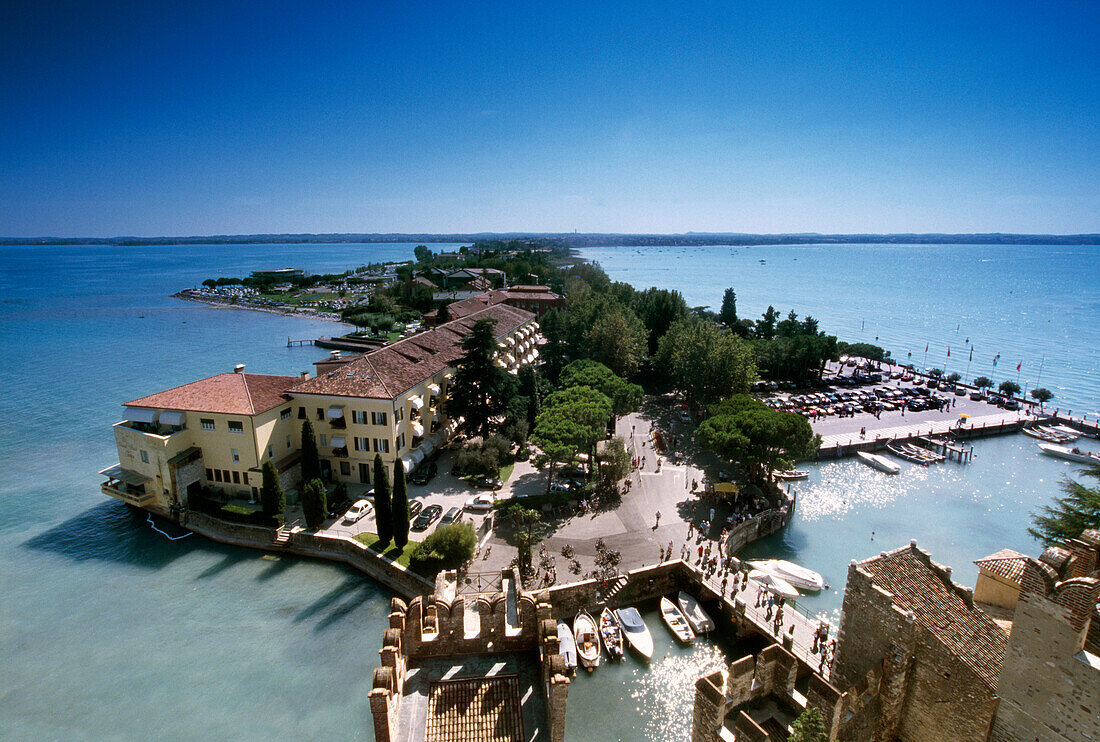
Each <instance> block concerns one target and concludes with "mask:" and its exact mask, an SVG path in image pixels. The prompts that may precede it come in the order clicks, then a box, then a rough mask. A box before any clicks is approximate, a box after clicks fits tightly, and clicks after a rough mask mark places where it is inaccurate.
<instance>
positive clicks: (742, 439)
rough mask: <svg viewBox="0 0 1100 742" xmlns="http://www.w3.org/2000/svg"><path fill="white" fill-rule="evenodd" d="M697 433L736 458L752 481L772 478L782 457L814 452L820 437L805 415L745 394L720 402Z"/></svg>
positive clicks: (707, 443)
mask: <svg viewBox="0 0 1100 742" xmlns="http://www.w3.org/2000/svg"><path fill="white" fill-rule="evenodd" d="M695 437H696V440H698V441H699V443H700V444H702V445H703V446H706V447H707V448H709V449H710V450H712V451H714V452H715V453H716V454H718V455H719V456H721V457H722V458H725V459H729V460H731V461H736V462H737V463H738V464H740V465H741V467H742V468H743V469H744V470H745V473H746V475H747V476H748V478H749V481H751V482H756V483H759V484H764V483H766V482H768V481H769V479H770V478H771V472H772V470H773V469H775V468H776V464H777V462H779V461H780V460H787V461H797V460H799V459H805V458H808V457H810V456H812V455H813V454H814V452H815V451H816V450H817V446H818V443H819V441H820V438H819V437H818V436H816V435H814V432H813V429H812V428H811V427H810V424H809V423H808V422H807V421H806V418H804V417H802V416H801V415H799V414H797V413H794V412H779V411H777V410H773V409H771V408H770V407H768V406H767V405H765V404H763V403H762V402H759V401H757V400H755V399H753V398H751V397H749V396H746V395H743V394H740V395H736V396H733V397H731V398H729V399H727V400H723V401H722V402H720V403H719V404H717V405H716V406H715V408H714V409H713V410H712V414H711V417H708V418H707V419H706V420H704V421H703V422H702V424H700V425H699V429H698V430H697V431H696V434H695Z"/></svg>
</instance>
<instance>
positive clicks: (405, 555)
mask: <svg viewBox="0 0 1100 742" xmlns="http://www.w3.org/2000/svg"><path fill="white" fill-rule="evenodd" d="M355 540H356V541H358V542H359V543H361V544H363V545H364V546H366V547H367V548H368V549H370V550H372V551H381V549H380V548H379V546H378V534H376V533H371V532H369V531H364V532H363V533H360V534H359V535H358V536H356V537H355ZM415 544H416V542H415V541H409V543H407V544H405V548H404V550H403V551H398V550H397V547H396V546H394V545H393V542H392V541H391V542H390V543H389V549H387V550H386V551H385V552H383V556H385V557H387V558H389V559H392V560H393V561H395V562H397V563H398V564H400V565H401V566H402V567H405V568H406V569H407V568H408V566H409V555H411V554H412V550H413V546H414V545H415Z"/></svg>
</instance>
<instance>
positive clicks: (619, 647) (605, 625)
mask: <svg viewBox="0 0 1100 742" xmlns="http://www.w3.org/2000/svg"><path fill="white" fill-rule="evenodd" d="M600 636H601V638H602V639H603V646H604V649H606V650H607V656H608V657H610V658H611V659H613V660H621V659H622V658H623V632H622V630H621V629H619V622H618V621H616V620H615V616H613V615H612V614H611V609H610V608H604V609H603V612H601V613H600Z"/></svg>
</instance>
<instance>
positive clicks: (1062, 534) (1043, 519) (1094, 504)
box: [1027, 465, 1100, 546]
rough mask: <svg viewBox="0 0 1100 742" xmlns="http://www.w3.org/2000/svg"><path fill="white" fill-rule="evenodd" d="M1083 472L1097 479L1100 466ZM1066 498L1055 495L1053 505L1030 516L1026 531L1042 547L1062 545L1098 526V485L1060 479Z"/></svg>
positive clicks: (1099, 508)
mask: <svg viewBox="0 0 1100 742" xmlns="http://www.w3.org/2000/svg"><path fill="white" fill-rule="evenodd" d="M1083 474H1084V475H1085V476H1088V477H1092V478H1093V479H1098V480H1100V465H1094V466H1090V467H1088V468H1087V469H1085V470H1084V472H1083ZM1062 492H1064V493H1065V494H1066V496H1065V497H1056V498H1054V503H1053V504H1052V505H1046V506H1044V507H1043V509H1042V512H1041V513H1033V514H1032V516H1031V522H1032V524H1033V527H1032V528H1029V529H1027V532H1028V533H1030V534H1031V535H1032V536H1034V537H1035V538H1037V539H1038V540H1039V541H1042V542H1043V544H1044V545H1045V546H1061V545H1062V544H1063V543H1065V541H1066V539H1071V538H1078V537H1079V536H1080V535H1081V533H1082V532H1084V531H1085V530H1086V529H1089V528H1100V488H1097V487H1086V486H1085V485H1083V484H1082V483H1080V482H1078V481H1075V480H1073V479H1069V478H1068V477H1067V478H1066V479H1065V480H1064V481H1063V482H1062Z"/></svg>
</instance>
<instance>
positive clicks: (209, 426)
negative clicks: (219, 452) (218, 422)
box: [199, 417, 214, 430]
mask: <svg viewBox="0 0 1100 742" xmlns="http://www.w3.org/2000/svg"><path fill="white" fill-rule="evenodd" d="M199 427H201V428H202V429H203V430H213V429H214V421H213V420H211V419H210V418H208V417H204V418H202V419H200V420H199Z"/></svg>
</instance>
